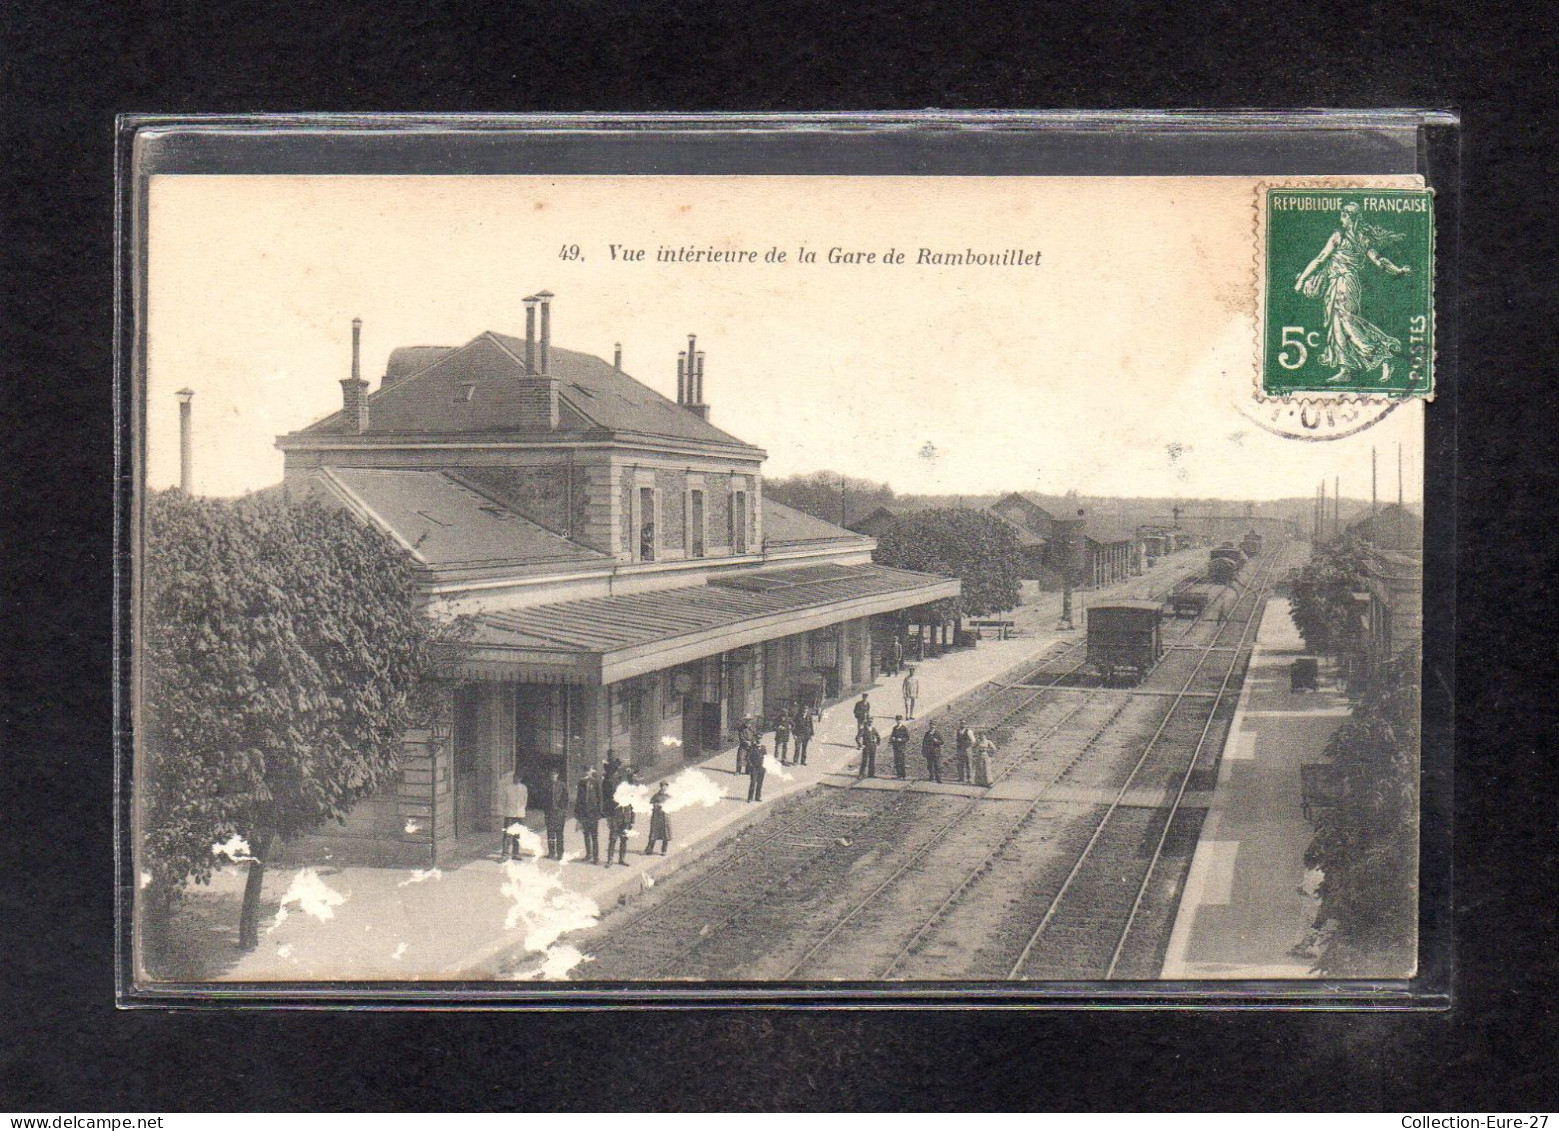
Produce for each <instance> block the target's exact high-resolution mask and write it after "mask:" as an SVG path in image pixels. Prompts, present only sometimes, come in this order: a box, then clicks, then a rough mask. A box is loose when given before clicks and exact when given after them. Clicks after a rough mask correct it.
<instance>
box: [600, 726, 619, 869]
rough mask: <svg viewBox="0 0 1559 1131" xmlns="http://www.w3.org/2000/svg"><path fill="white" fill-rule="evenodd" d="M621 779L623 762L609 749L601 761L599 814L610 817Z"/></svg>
mask: <svg viewBox="0 0 1559 1131" xmlns="http://www.w3.org/2000/svg"><path fill="white" fill-rule="evenodd" d="M622 780H623V764H622V763H621V762H620V761H618V760H617V755H616V754H613V753H612V751H611V750H610V749H608V750H607V752H606V761H604V762H602V763H601V815H602V816H604V817H606V818H607V819H610V818H611V816H612V811H613V810H614V809H616V808H617V800H616V797H617V785H618V783H619V782H621V781H622ZM608 855H610V854H608Z"/></svg>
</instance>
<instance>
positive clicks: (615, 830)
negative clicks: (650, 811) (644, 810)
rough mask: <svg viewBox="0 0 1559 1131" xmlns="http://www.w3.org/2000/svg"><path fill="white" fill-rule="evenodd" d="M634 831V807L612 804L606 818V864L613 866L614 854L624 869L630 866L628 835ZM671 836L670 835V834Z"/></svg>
mask: <svg viewBox="0 0 1559 1131" xmlns="http://www.w3.org/2000/svg"><path fill="white" fill-rule="evenodd" d="M632 830H633V805H632V804H627V805H619V804H617V803H615V802H614V803H613V804H612V811H611V812H610V813H609V814H608V815H607V818H606V864H607V867H610V866H611V863H612V854H613V853H614V852H615V853H616V855H617V862H618V863H619V864H621V865H623V866H624V867H626V866H627V864H628V834H629V833H630V832H631V831H632ZM668 836H669V834H668Z"/></svg>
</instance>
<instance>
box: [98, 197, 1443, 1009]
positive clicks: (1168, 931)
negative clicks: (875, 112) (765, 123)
mask: <svg viewBox="0 0 1559 1131" xmlns="http://www.w3.org/2000/svg"><path fill="white" fill-rule="evenodd" d="M1432 203H1433V202H1432V195H1431V194H1430V193H1429V192H1428V191H1427V190H1425V189H1424V188H1423V183H1422V180H1421V179H1420V178H1418V177H1407V176H1397V177H1385V176H1369V177H1365V176H1360V177H1324V178H1322V177H1317V178H1309V179H1305V178H1294V177H1284V178H1268V179H1263V178H1260V177H1251V176H1222V177H1192V176H1183V177H1153V176H1135V177H1126V176H1119V177H1111V176H1095V177H1059V176H1057V177H1046V176H1028V177H1016V176H983V177H981V176H967V177H963V176H960V177H949V176H938V177H929V176H928V177H911V176H871V177H867V176H848V177H846V176H751V175H749V176H657V175H642V176H617V175H591V176H555V177H554V176H475V175H460V176H344V175H275V176H261V175H223V176H217V175H166V174H157V175H153V176H151V177H150V178H149V182H148V187H147V190H146V198H145V218H146V230H145V235H144V240H143V243H142V254H143V255H144V263H143V264H142V265H141V267H140V270H141V277H142V279H143V286H144V292H143V294H142V296H141V298H140V313H141V317H142V319H143V324H142V326H141V328H140V342H141V346H140V356H139V365H140V370H141V372H140V373H139V374H138V376H137V378H136V379H137V381H138V385H137V388H136V394H135V395H136V401H137V409H138V416H137V419H136V422H135V423H136V428H135V430H136V443H137V445H138V448H137V451H136V453H135V458H134V459H133V460H132V461H131V464H132V471H133V474H134V476H135V494H134V497H133V507H132V509H133V520H132V526H133V543H132V559H133V561H132V565H133V586H132V588H133V594H134V596H133V608H132V617H131V624H130V630H129V637H128V638H129V640H130V641H131V643H132V646H133V661H134V676H133V684H132V688H131V692H130V699H131V703H132V708H133V717H134V733H133V763H132V768H131V773H130V781H129V783H128V785H129V793H130V798H131V800H130V812H131V818H130V823H129V828H128V834H129V843H130V845H131V847H132V855H133V862H132V867H133V873H134V876H135V883H134V889H135V890H134V893H133V909H132V924H133V930H132V932H131V936H130V939H129V943H130V947H131V955H132V957H131V963H132V968H133V971H134V978H135V982H136V984H137V986H138V987H141V988H145V989H149V990H156V989H158V988H159V987H161V988H167V989H170V990H171V989H178V988H181V987H182V988H189V987H205V988H207V989H209V990H211V991H212V992H220V991H221V990H222V989H223V988H224V987H233V986H260V987H262V988H263V987H265V986H281V985H287V986H292V985H296V984H304V985H310V984H331V983H348V982H350V983H358V982H373V983H380V982H384V983H397V984H398V983H406V984H417V985H428V986H430V987H432V988H433V989H435V990H436V989H437V987H438V986H439V985H440V984H448V983H454V982H459V983H473V982H475V983H485V984H491V985H492V986H493V987H494V988H495V989H503V988H504V987H511V988H518V987H523V988H526V989H529V990H537V989H545V988H546V986H547V985H548V984H553V985H555V986H557V987H559V988H560V989H561V988H564V987H579V986H621V985H641V984H642V985H656V986H670V987H673V988H675V987H683V988H686V987H690V986H700V985H708V986H720V985H727V984H732V983H741V984H752V983H772V984H774V985H775V986H785V985H801V986H812V987H816V986H821V987H823V988H824V989H826V988H827V987H828V986H830V985H844V984H851V985H859V984H863V983H864V984H875V983H881V984H889V985H894V986H900V987H906V988H908V989H910V990H913V989H914V988H915V987H918V986H927V987H936V986H943V987H956V986H958V985H969V984H974V983H979V984H991V983H995V984H1002V985H1010V986H1013V987H1019V988H1024V989H1029V990H1042V989H1044V988H1045V987H1047V986H1065V985H1074V984H1077V983H1144V982H1147V983H1185V982H1209V981H1211V982H1226V983H1238V982H1256V981H1260V982H1295V983H1320V982H1328V983H1332V982H1337V981H1345V980H1371V981H1383V980H1402V979H1408V978H1411V977H1412V976H1413V975H1414V973H1415V971H1416V970H1417V968H1418V964H1419V955H1418V937H1417V930H1418V920H1419V914H1418V899H1419V832H1420V829H1419V811H1420V797H1419V781H1420V687H1421V674H1420V673H1421V668H1422V657H1421V635H1422V633H1421V621H1422V613H1421V606H1422V574H1423V547H1424V538H1423V514H1424V478H1425V476H1424V471H1425V443H1424V416H1425V412H1426V411H1433V410H1434V406H1433V403H1432V401H1429V400H1428V399H1426V398H1427V395H1428V394H1429V393H1431V392H1432V385H1433V382H1432V379H1431V378H1432V361H1433V357H1434V341H1433V329H1434V327H1433V321H1434V310H1433V285H1432V283H1433V272H1434V262H1433V255H1434V248H1433V240H1432V235H1433V233H1432V223H1431V219H1432Z"/></svg>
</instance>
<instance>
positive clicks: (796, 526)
mask: <svg viewBox="0 0 1559 1131" xmlns="http://www.w3.org/2000/svg"><path fill="white" fill-rule="evenodd" d="M763 536H764V537H765V538H767V539H768V540H769V544H770V545H777V546H787V547H790V546H801V545H809V544H816V545H822V544H824V543H830V542H839V543H849V544H856V545H859V546H860V547H861V548H863V549H864V548H865V547H867V546H868V545H869V544H870V542H871V539H870V538H869V537H868V536H867V535H864V534H857V533H856V532H855V531H853V530H848V529H846V528H845V527H843V526H835V525H834V524H833V523H831V522H824V521H823V520H822V519H820V518H814V517H813V516H812V515H809V514H807V513H806V512H805V511H798V510H796V509H795V508H794V507H787V506H785V505H784V504H783V503H776V502H775V501H774V500H773V499H769V498H765V499H764V500H763Z"/></svg>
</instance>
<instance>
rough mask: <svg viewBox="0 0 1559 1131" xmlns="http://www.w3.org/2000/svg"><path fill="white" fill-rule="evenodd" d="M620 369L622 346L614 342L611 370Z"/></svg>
mask: <svg viewBox="0 0 1559 1131" xmlns="http://www.w3.org/2000/svg"><path fill="white" fill-rule="evenodd" d="M622 367H623V344H622V343H621V342H616V343H614V344H613V346H612V368H613V369H621V368H622Z"/></svg>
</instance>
